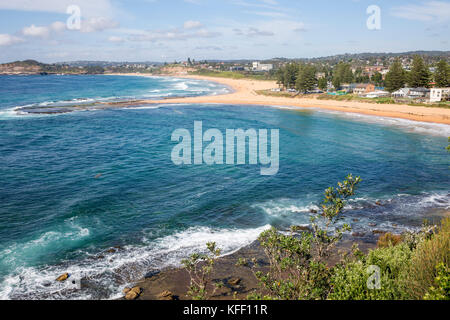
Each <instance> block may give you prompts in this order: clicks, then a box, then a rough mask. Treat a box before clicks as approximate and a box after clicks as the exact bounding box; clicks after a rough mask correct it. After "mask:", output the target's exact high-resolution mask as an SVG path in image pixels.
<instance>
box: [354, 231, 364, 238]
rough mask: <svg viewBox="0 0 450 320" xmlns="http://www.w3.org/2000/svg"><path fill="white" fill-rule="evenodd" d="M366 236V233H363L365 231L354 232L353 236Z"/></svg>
mask: <svg viewBox="0 0 450 320" xmlns="http://www.w3.org/2000/svg"><path fill="white" fill-rule="evenodd" d="M364 236H365V233H363V232H353V233H352V237H355V238H361V237H364Z"/></svg>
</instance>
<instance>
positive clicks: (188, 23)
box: [184, 20, 202, 29]
mask: <svg viewBox="0 0 450 320" xmlns="http://www.w3.org/2000/svg"><path fill="white" fill-rule="evenodd" d="M201 27H202V24H201V23H200V21H191V20H189V21H186V22H185V23H184V28H185V29H197V28H201Z"/></svg>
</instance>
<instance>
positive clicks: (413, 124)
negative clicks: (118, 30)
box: [268, 105, 450, 137]
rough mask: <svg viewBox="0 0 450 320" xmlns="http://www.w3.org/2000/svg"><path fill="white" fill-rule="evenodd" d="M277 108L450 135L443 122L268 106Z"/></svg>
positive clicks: (449, 127) (435, 134)
mask: <svg viewBox="0 0 450 320" xmlns="http://www.w3.org/2000/svg"><path fill="white" fill-rule="evenodd" d="M268 107H272V108H276V109H289V110H314V111H316V112H320V113H326V114H333V115H335V116H338V117H343V118H347V119H352V120H357V121H363V122H366V123H373V124H381V125H385V126H391V127H397V128H400V129H402V130H404V131H407V132H415V133H422V134H429V135H434V136H444V137H449V136H450V125H447V124H441V123H430V122H421V121H414V120H407V119H400V118H390V117H381V116H374V115H365V114H359V113H352V112H342V111H334V110H326V109H320V108H304V107H296V106H276V105H275V106H268Z"/></svg>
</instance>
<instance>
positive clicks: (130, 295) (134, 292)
mask: <svg viewBox="0 0 450 320" xmlns="http://www.w3.org/2000/svg"><path fill="white" fill-rule="evenodd" d="M141 293H142V289H141V288H140V287H134V288H133V289H131V290H130V291H128V292H127V294H126V295H125V299H127V300H136V299H137V298H139V296H140V295H141Z"/></svg>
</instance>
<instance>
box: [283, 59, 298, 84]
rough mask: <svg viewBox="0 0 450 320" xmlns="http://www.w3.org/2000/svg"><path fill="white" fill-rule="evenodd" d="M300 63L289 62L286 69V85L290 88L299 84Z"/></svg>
mask: <svg viewBox="0 0 450 320" xmlns="http://www.w3.org/2000/svg"><path fill="white" fill-rule="evenodd" d="M298 69H299V68H298V65H297V64H295V63H289V64H288V65H286V67H285V70H284V86H285V87H286V88H288V89H292V88H295V86H296V84H297V76H298Z"/></svg>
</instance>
